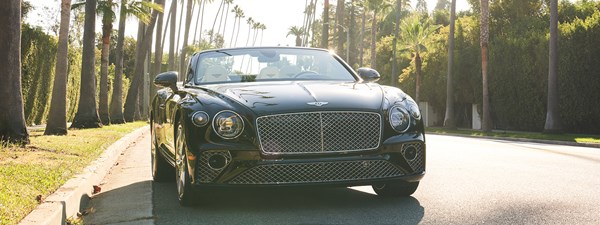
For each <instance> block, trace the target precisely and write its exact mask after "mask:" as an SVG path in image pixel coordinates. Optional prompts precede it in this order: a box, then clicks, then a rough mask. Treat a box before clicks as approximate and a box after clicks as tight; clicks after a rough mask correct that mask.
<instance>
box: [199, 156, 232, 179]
mask: <svg viewBox="0 0 600 225" xmlns="http://www.w3.org/2000/svg"><path fill="white" fill-rule="evenodd" d="M215 155H220V156H222V157H224V158H225V161H226V164H229V162H231V154H230V153H229V152H228V151H204V152H202V154H201V155H200V161H199V162H198V169H197V174H198V180H199V181H200V183H210V182H213V181H214V179H215V178H217V176H219V174H220V173H221V171H223V169H224V167H223V168H211V167H210V165H209V163H208V161H209V159H210V157H211V156H215Z"/></svg>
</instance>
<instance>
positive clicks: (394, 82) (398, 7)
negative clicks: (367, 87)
mask: <svg viewBox="0 0 600 225" xmlns="http://www.w3.org/2000/svg"><path fill="white" fill-rule="evenodd" d="M396 10H397V11H396V24H395V27H394V40H393V41H392V76H391V77H390V79H392V80H391V82H390V84H392V86H394V87H396V86H397V85H398V84H397V83H398V78H397V77H398V76H397V74H398V71H397V69H396V67H397V66H398V65H397V64H398V57H397V56H396V54H397V52H396V48H397V45H398V38H399V36H398V35H399V33H400V13H401V12H402V0H396Z"/></svg>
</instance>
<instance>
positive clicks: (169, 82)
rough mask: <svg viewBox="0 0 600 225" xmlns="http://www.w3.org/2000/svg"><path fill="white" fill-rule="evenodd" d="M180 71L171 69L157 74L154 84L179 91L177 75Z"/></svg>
mask: <svg viewBox="0 0 600 225" xmlns="http://www.w3.org/2000/svg"><path fill="white" fill-rule="evenodd" d="M178 76H179V73H177V71H169V72H164V73H160V74H158V75H156V78H154V85H156V86H159V87H168V88H171V89H173V91H177V77H178Z"/></svg>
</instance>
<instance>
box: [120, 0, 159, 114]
mask: <svg viewBox="0 0 600 225" xmlns="http://www.w3.org/2000/svg"><path fill="white" fill-rule="evenodd" d="M156 4H158V5H160V8H156V9H153V10H152V17H151V18H152V19H151V20H150V23H149V24H148V26H147V27H146V29H145V31H144V35H143V40H142V44H141V48H138V49H137V51H136V57H135V60H136V61H137V62H138V63H136V64H135V69H134V74H133V79H132V81H131V86H130V87H129V90H128V91H127V98H126V99H125V109H124V117H125V121H127V122H132V121H133V120H134V112H135V108H136V102H137V99H138V93H139V89H140V85H141V83H142V79H143V76H144V70H143V69H144V68H143V67H144V65H143V64H144V63H143V62H144V61H145V59H146V56H147V55H148V52H149V51H150V46H151V44H152V33H153V31H154V25H155V23H156V19H157V16H158V13H159V12H161V11H162V6H163V5H164V0H156ZM138 41H139V40H138Z"/></svg>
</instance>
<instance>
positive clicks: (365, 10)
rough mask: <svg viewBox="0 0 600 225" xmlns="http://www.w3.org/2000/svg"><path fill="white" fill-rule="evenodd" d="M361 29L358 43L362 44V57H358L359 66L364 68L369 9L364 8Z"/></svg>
mask: <svg viewBox="0 0 600 225" xmlns="http://www.w3.org/2000/svg"><path fill="white" fill-rule="evenodd" d="M361 23H362V24H361V28H360V39H359V40H360V41H359V42H358V43H360V47H359V48H360V56H359V57H358V60H359V62H358V66H359V67H362V66H363V65H364V57H365V48H364V42H365V30H366V26H365V25H366V23H367V8H366V7H363V14H362V21H361Z"/></svg>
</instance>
